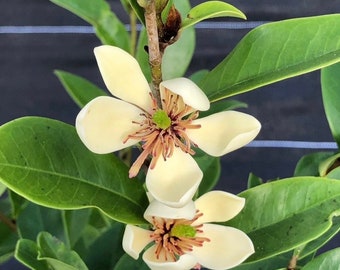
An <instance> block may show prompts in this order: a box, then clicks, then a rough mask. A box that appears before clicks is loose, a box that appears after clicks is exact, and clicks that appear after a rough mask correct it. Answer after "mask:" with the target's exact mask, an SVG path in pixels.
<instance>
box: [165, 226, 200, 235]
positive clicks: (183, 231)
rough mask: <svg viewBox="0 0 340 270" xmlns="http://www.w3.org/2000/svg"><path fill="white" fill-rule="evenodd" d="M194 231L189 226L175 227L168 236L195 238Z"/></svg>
mask: <svg viewBox="0 0 340 270" xmlns="http://www.w3.org/2000/svg"><path fill="white" fill-rule="evenodd" d="M195 235H196V229H195V228H194V227H192V226H190V225H184V224H179V225H175V226H174V227H173V228H172V229H171V232H170V236H175V237H191V238H192V237H195Z"/></svg>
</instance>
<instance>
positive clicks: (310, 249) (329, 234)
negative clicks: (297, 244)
mask: <svg viewBox="0 0 340 270" xmlns="http://www.w3.org/2000/svg"><path fill="white" fill-rule="evenodd" d="M339 231H340V216H338V217H334V218H333V224H332V227H331V228H330V229H329V230H327V231H326V232H325V233H324V234H323V235H321V236H320V237H318V238H316V239H315V240H313V241H311V242H309V243H308V244H306V245H305V246H304V247H303V249H302V250H301V252H300V254H299V257H300V258H304V257H306V256H308V255H310V254H312V253H314V252H316V251H317V250H318V249H320V248H321V247H322V246H324V245H325V244H326V243H327V242H328V241H330V240H331V239H332V238H333V237H334V236H336V235H337V233H338V232H339Z"/></svg>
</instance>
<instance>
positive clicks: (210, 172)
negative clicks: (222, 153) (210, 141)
mask: <svg viewBox="0 0 340 270" xmlns="http://www.w3.org/2000/svg"><path fill="white" fill-rule="evenodd" d="M195 151H197V154H196V155H195V156H194V159H195V160H196V162H197V164H198V166H199V167H200V169H201V170H202V172H203V179H202V182H201V184H200V186H199V188H198V193H197V195H198V196H201V195H203V194H204V193H206V192H208V191H210V190H211V189H212V188H213V187H214V186H215V185H216V184H217V182H218V180H219V178H220V175H221V162H220V158H218V157H212V156H209V155H207V154H205V153H203V151H200V150H198V149H195Z"/></svg>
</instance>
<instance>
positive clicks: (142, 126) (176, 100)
mask: <svg viewBox="0 0 340 270" xmlns="http://www.w3.org/2000/svg"><path fill="white" fill-rule="evenodd" d="M150 97H151V99H152V103H153V108H152V113H148V112H144V113H142V114H141V116H142V120H140V121H133V123H134V124H137V125H139V129H138V130H137V131H136V132H134V133H133V134H130V135H128V136H127V137H126V138H125V139H124V140H123V142H126V141H128V140H129V139H134V140H138V141H140V142H141V144H142V153H141V154H140V155H139V157H138V158H137V160H136V161H135V162H134V163H133V164H132V166H131V168H130V171H129V177H130V178H131V177H134V176H136V175H137V174H138V172H139V170H140V168H141V167H142V165H143V163H144V161H145V160H146V159H147V158H148V157H151V163H150V168H151V169H153V168H154V167H155V165H156V162H157V160H158V158H159V157H160V156H162V157H163V159H164V160H166V159H167V158H169V157H171V156H172V154H173V152H174V149H175V147H178V148H180V149H181V150H182V151H184V152H186V153H189V154H191V155H193V154H195V151H194V150H192V149H191V147H192V146H197V145H195V144H194V143H193V142H192V141H191V140H190V138H189V137H188V135H187V134H186V130H187V129H197V128H200V127H201V126H200V125H197V124H196V125H195V124H193V123H192V121H193V120H195V119H196V118H197V117H198V111H195V110H194V109H193V108H192V107H190V106H188V105H186V104H185V103H184V101H183V98H182V97H181V96H179V95H176V94H174V93H172V92H170V91H169V90H167V89H165V90H164V92H163V98H162V108H159V107H158V105H157V101H156V99H155V98H154V97H153V96H152V94H150Z"/></svg>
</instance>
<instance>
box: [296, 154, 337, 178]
mask: <svg viewBox="0 0 340 270" xmlns="http://www.w3.org/2000/svg"><path fill="white" fill-rule="evenodd" d="M333 154H334V153H332V152H317V153H312V154H307V155H305V156H303V157H302V158H300V160H299V161H298V163H297V164H296V167H295V171H294V176H320V172H319V166H320V164H321V163H322V162H324V161H325V160H326V159H328V158H329V157H331V156H332V155H333Z"/></svg>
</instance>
